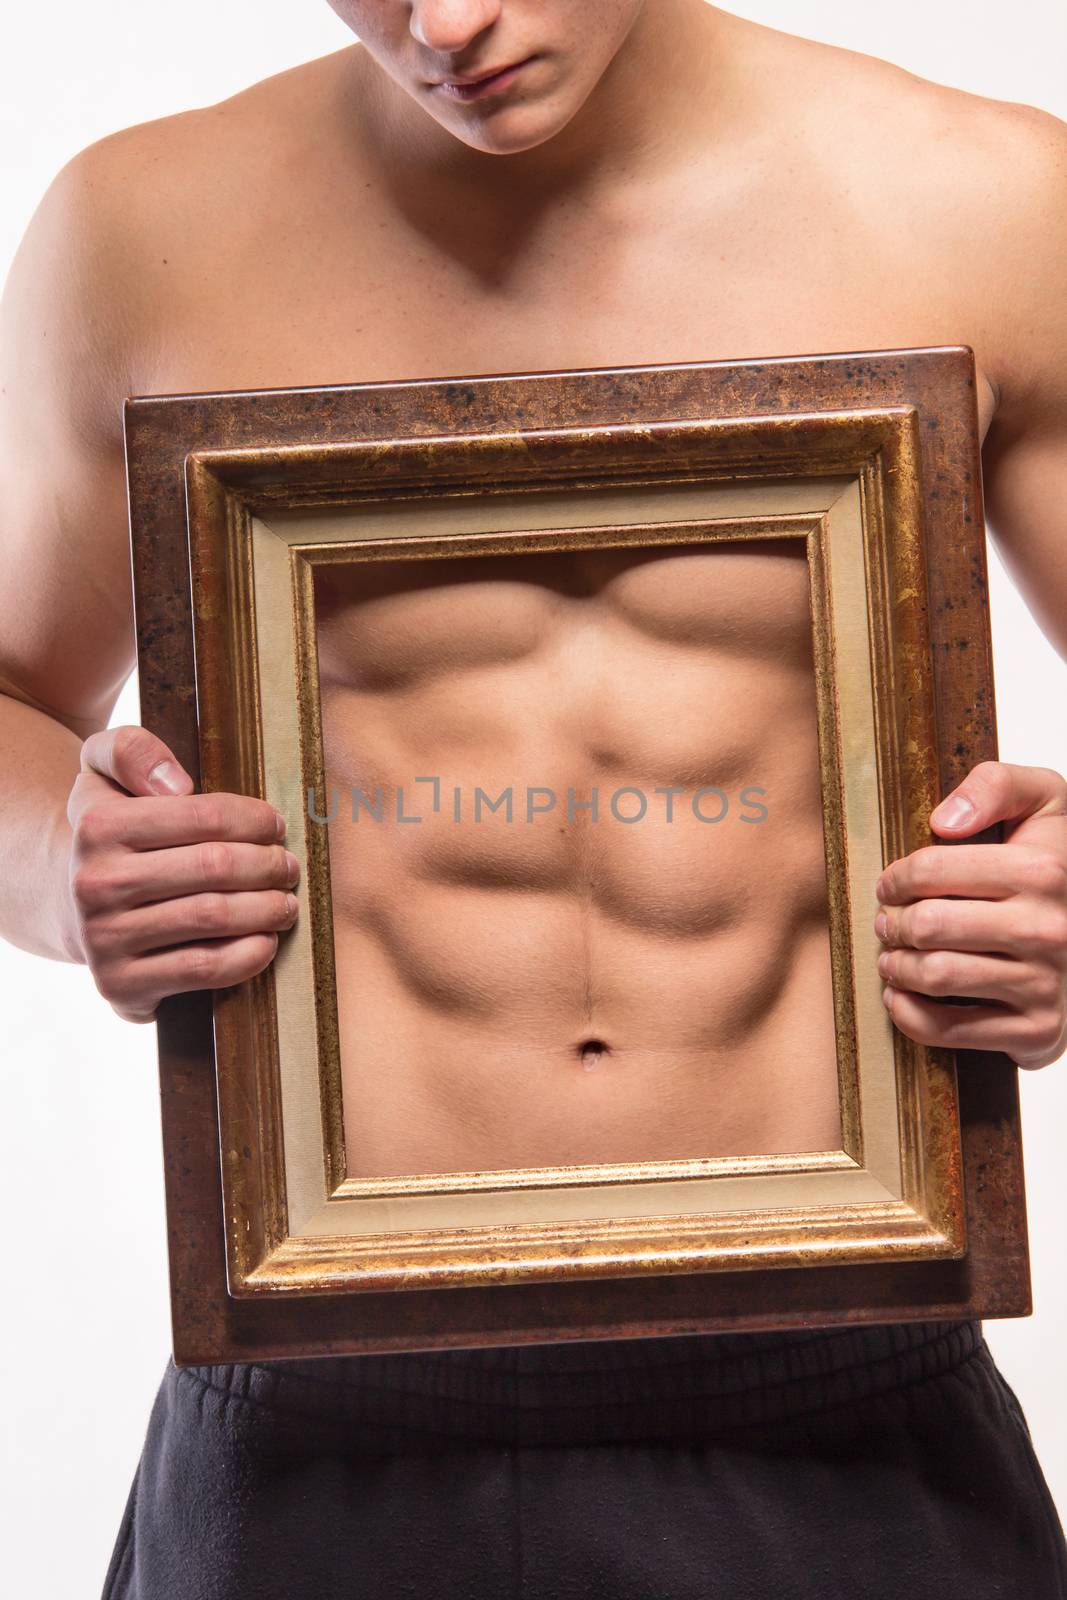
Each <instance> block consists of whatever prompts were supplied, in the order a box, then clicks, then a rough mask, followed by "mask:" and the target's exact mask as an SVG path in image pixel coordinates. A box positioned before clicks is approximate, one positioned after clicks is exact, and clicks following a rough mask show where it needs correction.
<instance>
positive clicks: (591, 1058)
mask: <svg viewBox="0 0 1067 1600" xmlns="http://www.w3.org/2000/svg"><path fill="white" fill-rule="evenodd" d="M575 1050H576V1052H577V1055H578V1058H579V1060H580V1062H581V1064H582V1070H583V1072H593V1071H594V1070H595V1069H596V1068H597V1067H599V1066H600V1064H601V1062H602V1061H604V1060H606V1058H607V1057H608V1055H609V1054H610V1053H611V1052H610V1050H609V1047H608V1046H607V1045H606V1044H605V1043H604V1041H603V1039H586V1040H585V1041H584V1042H583V1043H582V1044H580V1045H576V1046H575Z"/></svg>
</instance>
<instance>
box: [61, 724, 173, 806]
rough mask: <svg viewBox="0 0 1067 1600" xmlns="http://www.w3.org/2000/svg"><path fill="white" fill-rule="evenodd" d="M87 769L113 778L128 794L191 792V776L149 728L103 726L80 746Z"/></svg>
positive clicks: (85, 768)
mask: <svg viewBox="0 0 1067 1600" xmlns="http://www.w3.org/2000/svg"><path fill="white" fill-rule="evenodd" d="M81 765H82V770H83V771H84V772H98V773H100V775H101V777H104V778H110V779H111V781H112V782H113V783H117V784H118V785H119V787H120V788H122V789H125V790H126V791H127V793H128V794H135V795H152V794H170V795H178V794H191V793H192V791H193V788H194V787H195V786H194V784H193V780H192V778H190V776H189V774H188V773H187V772H186V770H185V768H184V767H183V766H182V765H181V763H180V762H179V761H178V760H177V758H176V757H175V755H174V753H173V751H171V750H170V749H169V748H168V747H167V745H165V744H164V743H163V740H162V739H157V738H156V736H155V734H154V733H149V731H148V729H147V728H138V727H135V726H124V727H121V728H103V729H101V730H100V732H99V733H93V734H90V735H89V737H88V739H86V741H85V743H84V744H83V745H82V748H81Z"/></svg>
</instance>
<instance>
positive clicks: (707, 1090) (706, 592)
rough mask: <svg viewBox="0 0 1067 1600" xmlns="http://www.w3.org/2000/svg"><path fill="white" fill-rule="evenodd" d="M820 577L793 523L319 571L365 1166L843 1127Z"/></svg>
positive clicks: (342, 1000) (607, 1150)
mask: <svg viewBox="0 0 1067 1600" xmlns="http://www.w3.org/2000/svg"><path fill="white" fill-rule="evenodd" d="M807 582H808V579H807V567H806V563H805V561H804V559H803V553H802V550H801V549H799V548H798V547H797V546H796V545H794V544H793V543H791V542H790V543H787V542H785V541H781V542H779V541H775V542H774V543H772V544H767V545H765V546H762V547H760V548H759V549H755V548H753V547H752V546H746V547H740V546H732V547H729V548H719V549H716V550H709V549H708V548H707V547H696V546H694V547H685V548H681V549H678V550H674V551H671V552H667V553H661V554H652V555H650V554H648V553H645V552H637V553H635V552H632V551H590V552H579V553H575V554H567V555H535V556H528V557H521V556H520V557H501V558H497V557H469V558H462V559H455V560H448V561H441V562H426V563H419V564H418V566H417V568H416V567H415V565H414V564H413V563H410V562H404V563H399V562H398V563H375V564H374V565H373V566H364V565H360V566H357V567H353V568H350V569H347V571H343V572H342V570H341V569H330V570H329V572H328V573H326V574H323V575H322V576H321V577H320V580H319V585H318V606H319V618H320V630H319V638H320V646H319V648H320V678H321V684H322V708H323V728H324V739H325V745H326V765H327V786H328V790H330V791H331V796H330V798H331V809H332V811H333V813H334V814H333V817H332V820H331V823H330V853H331V872H332V883H333V898H334V917H335V930H336V932H335V938H336V956H337V965H338V990H339V1011H340V1025H341V1039H342V1070H343V1081H344V1095H345V1116H346V1134H347V1140H348V1155H349V1167H350V1171H351V1172H352V1173H353V1175H363V1176H370V1175H374V1174H379V1173H386V1172H388V1173H397V1172H410V1171H424V1172H425V1171H453V1170H469V1169H471V1168H477V1169H481V1170H484V1169H487V1168H501V1167H513V1166H519V1167H521V1166H532V1165H536V1166H540V1165H555V1164H563V1163H569V1162H589V1161H629V1160H639V1159H644V1158H656V1157H659V1158H663V1157H684V1156H693V1155H711V1154H727V1153H738V1154H740V1153H754V1152H755V1151H757V1150H767V1149H812V1148H818V1149H822V1148H828V1147H834V1146H836V1144H837V1142H838V1123H837V1110H836V1105H837V1100H836V1066H835V1062H834V1058H833V1018H832V1010H831V1007H830V979H829V957H828V945H827V935H826V914H825V873H824V867H823V846H822V814H821V803H820V793H819V781H818V771H819V769H818V746H817V735H816V724H815V703H814V685H813V680H812V660H811V629H810V614H809V607H808V600H807ZM812 1141H814V1142H812Z"/></svg>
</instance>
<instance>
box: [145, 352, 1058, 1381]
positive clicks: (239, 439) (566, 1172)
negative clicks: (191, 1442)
mask: <svg viewBox="0 0 1067 1600" xmlns="http://www.w3.org/2000/svg"><path fill="white" fill-rule="evenodd" d="M126 438H127V458H128V473H129V489H130V510H131V536H132V549H133V568H134V582H135V599H136V613H137V636H138V665H139V674H140V688H141V706H142V720H143V721H144V724H145V726H147V727H149V728H151V729H152V730H153V731H154V732H155V733H157V734H158V735H159V736H160V737H161V738H162V739H163V740H164V741H165V742H166V743H167V744H168V745H170V746H171V748H172V749H173V750H174V752H175V754H176V755H177V756H178V757H179V759H180V760H181V761H182V762H183V764H184V765H185V766H186V768H187V769H188V770H189V771H190V772H192V773H193V774H194V775H196V777H197V779H198V781H199V783H200V785H201V787H202V788H204V789H205V790H227V791H236V792H241V793H247V794H259V795H262V796H264V797H265V798H267V799H269V800H271V801H272V802H273V803H274V804H276V805H277V806H278V807H279V809H280V810H282V811H283V812H284V813H285V815H286V818H287V823H288V827H289V832H288V834H287V844H288V847H289V848H290V849H292V850H293V851H294V853H296V854H297V855H298V856H299V858H300V859H301V864H302V868H303V874H304V876H303V880H302V881H303V883H304V885H305V889H304V891H303V892H304V896H305V904H304V907H303V911H302V915H301V919H300V921H299V922H298V924H297V927H296V929H295V930H294V932H293V933H292V935H289V936H287V939H286V942H285V943H284V944H283V947H282V949H281V950H280V952H279V956H278V958H277V960H276V961H275V963H273V965H272V966H271V968H269V969H268V971H267V972H266V973H265V974H263V975H261V976H260V977H258V978H255V979H253V980H251V981H250V982H248V983H245V984H241V985H238V986H236V987H235V988H232V989H228V990H224V991H219V992H218V993H217V994H216V995H215V997H214V1000H213V999H212V997H211V996H210V995H204V994H194V995H183V996H175V997H173V998H171V999H169V1000H167V1001H165V1002H164V1003H163V1005H162V1006H161V1008H160V1011H159V1016H158V1032H159V1054H160V1073H161V1088H162V1118H163V1140H164V1158H165V1170H166V1187H167V1216H168V1235H169V1251H170V1268H171V1286H172V1308H173V1326H174V1352H175V1359H176V1361H177V1362H178V1363H179V1364H180V1365H185V1364H190V1363H210V1362H228V1361H238V1360H240V1361H246V1360H257V1361H260V1360H270V1359H278V1358H283V1357H287V1356H307V1355H314V1354H336V1353H340V1352H346V1351H352V1352H356V1351H374V1350H400V1349H425V1348H432V1347H438V1346H456V1345H459V1346H463V1345H467V1346H471V1345H480V1344H510V1343H524V1342H536V1341H553V1340H562V1339H576V1338H577V1339H590V1338H625V1337H642V1336H653V1335H662V1334H667V1333H686V1332H695V1331H709V1330H724V1329H733V1330H742V1329H745V1330H755V1329H767V1328H783V1327H798V1326H816V1325H821V1326H829V1325H833V1324H839V1323H849V1322H867V1321H895V1320H909V1319H919V1318H930V1319H935V1318H936V1319H943V1318H955V1317H959V1318H964V1317H997V1316H1021V1315H1026V1314H1028V1313H1029V1311H1030V1309H1031V1306H1030V1285H1029V1263H1028V1255H1027V1239H1026V1217H1025V1200H1024V1188H1023V1171H1022V1153H1021V1140H1020V1128H1019V1108H1018V1094H1017V1075H1016V1069H1015V1067H1014V1064H1013V1063H1012V1062H1011V1061H1010V1060H1009V1059H1008V1058H1007V1057H1005V1056H1001V1055H996V1054H983V1053H978V1052H971V1051H968V1052H965V1053H961V1054H962V1059H961V1060H960V1061H959V1064H958V1067H957V1060H956V1057H955V1055H954V1054H953V1053H952V1052H948V1051H943V1050H935V1049H927V1048H925V1047H921V1046H919V1045H916V1044H914V1043H913V1042H912V1041H911V1040H909V1039H907V1038H905V1036H904V1035H903V1034H901V1033H900V1032H899V1031H898V1030H896V1029H894V1028H893V1027H892V1024H891V1022H890V1021H889V1019H888V1017H887V1015H886V1013H885V1010H884V1007H883V1006H882V1005H881V1000H880V992H881V980H880V978H879V977H878V975H877V972H876V969H875V955H876V952H877V948H878V945H877V940H876V939H875V936H874V933H873V929H872V926H871V924H872V920H873V913H874V909H875V908H874V900H873V883H874V880H875V878H876V877H877V874H878V872H879V871H880V870H881V867H882V865H883V864H884V863H886V862H888V861H890V860H893V859H895V858H896V857H898V856H901V855H904V854H907V853H908V852H909V851H911V850H913V849H916V848H918V847H919V846H920V845H923V844H926V843H930V842H932V839H933V836H932V835H931V833H930V830H929V827H928V820H927V819H928V816H929V812H930V810H931V809H932V808H933V806H934V805H935V804H936V802H937V800H938V799H939V798H940V796H941V795H942V794H943V793H945V792H947V790H948V789H949V788H951V787H952V786H953V785H954V784H955V783H956V782H958V781H959V779H960V778H961V777H962V776H963V775H964V774H965V773H966V772H967V771H968V770H969V769H970V768H971V767H972V766H973V765H974V764H975V763H976V762H978V761H981V760H984V759H995V758H996V735H995V723H994V704H993V676H992V665H991V650H990V636H989V624H988V611H987V597H986V572H985V547H984V525H983V516H982V495H981V474H980V452H979V444H978V418H977V405H976V391H975V367H974V358H973V354H972V352H971V351H970V350H969V349H968V348H967V347H964V346H959V347H955V346H953V347H938V348H929V349H916V350H904V351H881V352H858V353H855V352H854V353H842V354H831V355H825V356H806V357H795V358H781V359H774V360H759V361H740V362H712V363H693V364H682V365H672V366H664V367H639V368H631V369H620V370H614V369H600V370H594V371H584V372H558V373H534V374H526V375H501V376H484V377H472V378H462V379H450V380H442V381H438V382H403V383H395V384H381V383H376V384H367V385H357V386H352V387H345V388H329V389H304V390H291V391H281V390H279V391H263V392H255V393H233V394H214V395H194V396H170V397H143V398H137V399H133V400H131V401H129V402H128V403H127V407H126ZM764 536H774V537H777V538H781V537H783V536H788V537H791V538H796V539H800V540H803V541H804V543H805V548H806V553H807V558H808V570H809V578H810V595H811V602H812V626H813V639H814V646H815V661H816V674H815V677H816V697H817V703H818V721H819V750H820V769H821V775H822V788H823V805H824V817H825V853H826V866H827V879H828V884H829V886H830V896H829V903H830V940H831V948H832V952H833V968H834V1014H835V1024H836V1031H837V1046H838V1070H839V1090H840V1104H841V1118H842V1148H841V1149H840V1150H838V1151H829V1152H809V1153H802V1154H799V1155H773V1156H742V1157H716V1158H709V1159H707V1160H691V1159H690V1160H685V1161H667V1162H664V1161H660V1162H648V1163H636V1164H633V1163H631V1164H627V1165H625V1166H616V1167H610V1168H609V1167H603V1168H599V1167H568V1168H551V1169H536V1170H533V1171H530V1170H523V1169H520V1170H510V1171H506V1170H501V1171H494V1172H481V1173H460V1174H446V1175H443V1176H442V1175H440V1174H436V1175H418V1174H413V1175H411V1176H410V1177H400V1178H386V1179H358V1178H356V1179H353V1178H350V1177H348V1176H347V1175H346V1172H345V1160H344V1144H343V1140H342V1138H341V1133H340V1070H339V1064H338V1049H337V1027H336V996H335V992H334V988H333V985H334V973H333V957H332V928H331V906H330V881H329V864H328V859H327V850H328V846H327V844H326V838H325V831H324V830H323V829H321V828H318V829H316V828H315V827H314V825H313V824H312V823H311V821H310V818H309V812H310V811H311V806H310V804H309V805H307V806H305V804H304V796H305V794H307V796H308V800H309V802H310V799H311V796H312V795H320V794H322V792H323V764H322V738H321V727H320V723H319V698H318V686H317V678H316V650H315V628H314V597H313V577H314V571H315V568H316V566H317V565H321V564H324V563H329V562H331V561H337V560H344V561H357V560H364V561H365V560H375V559H380V558H384V557H386V556H388V558H389V559H413V560H433V559H435V558H436V557H437V556H439V555H442V554H445V553H448V554H450V555H456V554H459V555H462V554H463V553H465V552H468V553H473V552H475V551H478V552H482V553H485V552H497V553H506V554H509V555H511V554H514V555H515V556H516V557H517V558H521V557H522V555H523V554H526V553H530V552H532V551H536V550H547V549H552V550H559V549H578V548H590V547H593V546H594V545H596V544H598V543H605V542H606V543H608V544H611V545H613V546H623V545H631V546H632V545H638V546H641V547H652V546H660V545H663V544H669V543H678V542H681V541H682V540H683V539H684V540H685V541H687V542H693V541H699V540H704V539H709V540H713V539H717V538H729V539H731V540H732V541H736V540H738V539H740V538H760V537H764ZM831 580H832V581H831ZM982 837H984V838H994V837H997V834H996V831H995V830H991V831H990V833H988V834H987V835H983V836H982Z"/></svg>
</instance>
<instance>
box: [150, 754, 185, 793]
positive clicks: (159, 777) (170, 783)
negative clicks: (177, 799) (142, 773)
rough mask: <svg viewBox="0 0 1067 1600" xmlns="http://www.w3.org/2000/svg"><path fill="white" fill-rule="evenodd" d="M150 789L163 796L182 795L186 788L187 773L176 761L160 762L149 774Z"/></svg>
mask: <svg viewBox="0 0 1067 1600" xmlns="http://www.w3.org/2000/svg"><path fill="white" fill-rule="evenodd" d="M148 787H149V788H150V789H156V790H158V791H159V792H160V793H161V794H181V792H182V790H183V789H184V788H185V773H184V772H183V771H182V769H181V767H179V766H178V764H177V762H176V761H160V762H157V764H156V765H155V766H154V767H153V768H152V770H151V772H150V773H149V774H148Z"/></svg>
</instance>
